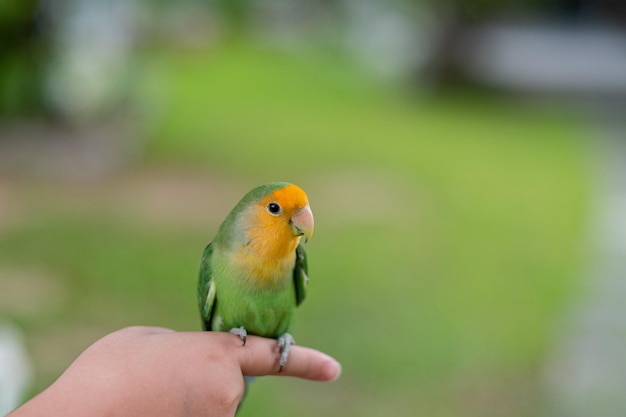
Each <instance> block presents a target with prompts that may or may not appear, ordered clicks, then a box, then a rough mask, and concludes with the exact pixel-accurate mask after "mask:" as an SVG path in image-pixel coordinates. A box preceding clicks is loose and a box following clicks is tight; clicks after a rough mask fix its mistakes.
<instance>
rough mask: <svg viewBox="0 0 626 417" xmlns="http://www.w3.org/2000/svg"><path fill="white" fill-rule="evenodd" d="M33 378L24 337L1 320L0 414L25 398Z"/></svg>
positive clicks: (3, 413)
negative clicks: (23, 340) (23, 341)
mask: <svg viewBox="0 0 626 417" xmlns="http://www.w3.org/2000/svg"><path fill="white" fill-rule="evenodd" d="M31 378H32V366H31V363H30V359H29V357H28V355H27V353H26V350H25V349H24V345H23V343H22V337H21V335H20V333H19V332H18V331H17V329H16V328H15V327H13V326H11V325H9V323H6V322H0V416H4V415H5V414H8V413H9V412H10V411H11V410H13V409H14V408H15V407H17V406H18V405H19V404H20V401H22V400H23V399H24V395H25V393H26V390H27V389H28V387H29V385H30V381H31Z"/></svg>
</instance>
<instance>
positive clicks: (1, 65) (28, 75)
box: [0, 0, 46, 116]
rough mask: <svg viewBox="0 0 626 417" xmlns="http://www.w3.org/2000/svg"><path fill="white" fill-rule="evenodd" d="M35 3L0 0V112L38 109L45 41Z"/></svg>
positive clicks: (10, 113)
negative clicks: (41, 33)
mask: <svg viewBox="0 0 626 417" xmlns="http://www.w3.org/2000/svg"><path fill="white" fill-rule="evenodd" d="M38 3H39V2H38V1H36V0H3V1H2V2H0V115H5V116H6V115H9V116H15V115H18V114H24V113H31V114H32V113H37V112H38V111H40V110H41V106H42V104H41V102H42V96H43V92H42V85H43V84H42V77H43V74H44V70H45V66H44V65H43V62H44V60H45V55H44V54H43V45H44V44H45V42H46V41H45V39H44V38H43V37H41V36H40V33H39V29H38V27H37V10H38ZM39 23H41V22H39Z"/></svg>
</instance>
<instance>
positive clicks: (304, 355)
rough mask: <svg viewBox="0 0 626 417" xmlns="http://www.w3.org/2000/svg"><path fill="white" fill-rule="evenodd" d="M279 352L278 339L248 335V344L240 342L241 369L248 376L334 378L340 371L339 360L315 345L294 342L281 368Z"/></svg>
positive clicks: (326, 379) (329, 379)
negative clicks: (309, 345)
mask: <svg viewBox="0 0 626 417" xmlns="http://www.w3.org/2000/svg"><path fill="white" fill-rule="evenodd" d="M234 340H238V339H234ZM279 356H280V353H279V350H278V343H277V342H276V340H274V339H266V338H263V337H257V336H248V338H247V339H246V345H245V346H241V344H240V342H239V349H238V360H239V364H240V365H241V371H242V372H243V374H244V375H247V376H264V375H284V376H295V377H298V378H304V379H310V380H314V381H334V380H336V379H337V378H339V376H340V375H341V365H340V364H339V362H337V361H336V360H335V359H333V358H332V357H330V356H328V355H326V354H325V353H322V352H320V351H318V350H315V349H311V348H307V347H303V346H297V345H294V346H292V347H291V350H290V351H289V359H288V360H287V364H286V365H285V367H284V368H283V370H282V371H281V372H278V360H279Z"/></svg>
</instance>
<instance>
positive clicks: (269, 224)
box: [250, 184, 314, 259]
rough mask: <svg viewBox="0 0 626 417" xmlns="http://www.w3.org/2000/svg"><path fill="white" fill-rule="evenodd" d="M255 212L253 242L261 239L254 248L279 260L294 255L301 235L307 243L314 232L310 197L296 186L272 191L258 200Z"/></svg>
mask: <svg viewBox="0 0 626 417" xmlns="http://www.w3.org/2000/svg"><path fill="white" fill-rule="evenodd" d="M254 212H255V221H254V224H255V227H253V228H252V229H251V230H250V234H251V237H252V241H253V242H260V243H259V247H258V248H256V249H258V250H260V251H261V252H262V253H263V254H264V256H267V257H269V258H274V259H282V258H285V257H287V256H288V255H291V254H293V251H294V250H295V248H296V246H297V245H298V243H299V242H300V238H301V237H304V239H305V242H306V241H307V240H309V238H310V237H311V236H312V234H313V226H314V221H313V213H312V212H311V208H310V207H309V199H308V197H307V195H306V193H305V192H304V191H303V190H302V189H301V188H300V187H298V186H296V185H293V184H290V185H287V186H285V187H283V188H280V189H278V190H275V191H273V192H272V193H271V194H269V195H268V196H266V197H265V198H263V199H261V200H260V201H259V202H258V203H257V205H256V207H255V210H254Z"/></svg>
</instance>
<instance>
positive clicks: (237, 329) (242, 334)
mask: <svg viewBox="0 0 626 417" xmlns="http://www.w3.org/2000/svg"><path fill="white" fill-rule="evenodd" d="M228 333H231V334H236V335H237V336H239V337H240V338H241V340H242V341H243V346H245V345H246V337H247V336H248V332H247V331H246V328H245V327H243V326H241V327H233V328H232V329H230V330H229V331H228Z"/></svg>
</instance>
